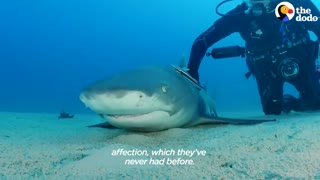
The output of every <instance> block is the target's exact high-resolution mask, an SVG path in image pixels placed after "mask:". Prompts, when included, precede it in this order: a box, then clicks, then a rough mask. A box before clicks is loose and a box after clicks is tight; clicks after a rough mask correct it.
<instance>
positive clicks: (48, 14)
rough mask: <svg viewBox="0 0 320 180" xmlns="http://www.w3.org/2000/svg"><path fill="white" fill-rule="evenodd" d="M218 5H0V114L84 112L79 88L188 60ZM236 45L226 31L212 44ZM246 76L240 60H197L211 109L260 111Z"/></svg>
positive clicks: (187, 1)
mask: <svg viewBox="0 0 320 180" xmlns="http://www.w3.org/2000/svg"><path fill="white" fill-rule="evenodd" d="M218 3H219V1H212V0H203V1H195V0H176V1H169V0H162V1H146V0H136V1H131V0H124V1H106V0H94V1H92V0H77V1H72V0H48V1H40V0H34V1H23V0H12V1H2V2H1V3H0V16H1V17H2V18H0V26H1V28H0V47H1V50H0V59H1V60H0V83H1V84H0V111H20V112H25V111H31V112H57V113H58V112H60V110H62V109H64V110H66V111H69V112H72V113H79V112H90V111H89V110H87V109H86V108H85V107H84V105H83V104H82V103H81V102H80V100H79V94H80V92H81V89H82V88H83V87H84V86H86V85H87V84H89V83H91V82H93V81H95V80H97V79H100V78H103V77H105V76H109V75H111V74H114V73H118V72H121V71H124V70H128V69H132V68H137V67H141V66H144V65H153V64H177V63H178V62H179V60H180V58H181V56H182V55H183V54H185V56H186V58H187V59H188V57H189V53H190V49H191V46H192V43H193V41H194V39H195V38H196V37H197V36H198V35H199V34H200V33H202V32H203V31H204V30H206V29H207V28H208V27H210V26H211V25H212V23H213V22H214V21H215V20H216V19H217V18H219V16H218V15H217V14H216V13H215V7H216V5H217V4H218ZM239 3H240V1H235V2H230V3H228V4H226V5H225V6H223V7H222V8H221V11H226V10H228V9H231V8H232V7H234V6H235V5H237V4H239ZM243 44H244V42H243V41H242V40H241V38H240V36H239V35H238V34H233V35H231V36H229V37H228V38H225V39H223V40H222V41H220V42H219V43H217V44H215V45H214V46H213V47H220V46H229V45H243ZM246 72H247V68H246V65H245V61H244V59H241V58H232V59H231V58H230V59H225V60H218V61H214V60H213V59H211V58H209V57H205V58H204V60H203V63H202V65H201V68H200V78H201V82H202V83H203V84H204V83H205V82H206V81H207V82H208V89H209V91H211V92H212V93H211V94H212V96H214V98H215V99H216V101H217V106H218V107H217V108H218V110H246V109H252V108H260V101H259V97H258V92H257V87H256V83H255V81H254V79H252V78H250V79H246V78H245V77H244V74H245V73H246ZM289 91H292V92H293V91H294V90H292V89H290V88H289ZM244 104H245V105H244Z"/></svg>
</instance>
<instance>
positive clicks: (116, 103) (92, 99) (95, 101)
mask: <svg viewBox="0 0 320 180" xmlns="http://www.w3.org/2000/svg"><path fill="white" fill-rule="evenodd" d="M150 99H152V98H151V97H148V96H147V95H146V94H144V93H143V92H140V91H125V90H113V91H108V92H103V93H101V92H100V93H92V92H86V91H85V92H82V93H81V94H80V100H81V101H82V102H83V103H84V104H85V105H86V106H87V107H88V108H90V109H92V110H93V111H95V112H97V113H100V114H135V113H145V112H147V111H149V109H150V108H151V107H152V104H150Z"/></svg>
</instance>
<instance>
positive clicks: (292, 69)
mask: <svg viewBox="0 0 320 180" xmlns="http://www.w3.org/2000/svg"><path fill="white" fill-rule="evenodd" d="M245 54H246V49H245V48H244V47H240V46H228V47H220V48H213V49H212V50H211V52H208V53H207V54H206V56H211V57H212V58H214V59H222V58H230V57H242V58H243V57H245ZM278 54H282V55H285V54H286V53H278ZM276 59H278V60H276V61H274V62H273V63H275V65H276V67H277V69H278V74H279V75H280V76H281V77H282V78H284V79H285V80H289V79H292V78H294V77H296V76H297V75H298V74H299V72H300V65H299V64H300V61H299V60H298V59H296V58H293V57H286V56H283V57H282V56H278V57H277V58H276ZM249 76H250V75H249V74H246V77H247V78H248V77H249Z"/></svg>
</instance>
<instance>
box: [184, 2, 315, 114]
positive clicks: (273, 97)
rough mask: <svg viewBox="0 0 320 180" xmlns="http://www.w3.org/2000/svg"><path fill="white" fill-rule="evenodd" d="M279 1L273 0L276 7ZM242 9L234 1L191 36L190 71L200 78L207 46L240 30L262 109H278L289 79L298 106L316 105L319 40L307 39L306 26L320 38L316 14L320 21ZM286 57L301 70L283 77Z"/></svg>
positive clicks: (308, 5)
mask: <svg viewBox="0 0 320 180" xmlns="http://www.w3.org/2000/svg"><path fill="white" fill-rule="evenodd" d="M279 2H281V1H278V2H274V4H273V6H274V8H275V7H276V5H277V4H278V3H279ZM290 2H291V3H292V4H293V5H294V6H295V7H300V6H303V7H304V8H310V9H311V12H312V15H313V16H318V17H320V12H319V10H318V9H317V8H316V6H315V5H314V4H313V3H312V2H311V1H310V0H295V1H290ZM246 9H247V7H246V4H245V3H243V4H241V5H239V6H237V7H236V8H234V9H233V10H232V11H230V12H229V13H228V15H226V16H223V17H222V18H220V19H218V20H217V21H216V22H215V23H214V24H213V25H212V26H211V27H210V28H209V29H208V30H206V31H205V32H204V33H202V34H201V35H200V36H199V37H198V38H197V39H196V40H195V42H194V44H193V46H192V50H191V54H190V59H189V64H188V68H189V73H190V75H191V76H193V77H194V78H195V79H197V80H199V75H198V69H199V65H200V63H201V60H202V58H203V56H204V55H205V53H206V51H207V49H208V48H209V47H210V46H212V45H213V44H214V43H216V42H218V41H219V40H221V39H222V38H224V37H226V36H228V35H230V34H231V33H234V32H239V33H240V35H241V37H242V38H243V39H244V40H245V42H246V51H247V52H246V57H247V58H246V63H247V66H248V69H249V71H250V73H251V74H252V75H253V76H255V77H256V80H257V84H258V90H259V95H260V98H261V103H262V107H263V111H264V113H265V114H280V113H281V111H282V101H283V100H282V98H283V84H284V82H289V83H291V84H293V85H294V86H295V87H296V89H297V90H298V91H299V92H300V95H301V98H300V100H301V107H299V108H300V110H302V108H306V109H319V108H320V106H319V104H320V103H319V102H320V101H319V91H320V87H319V82H318V79H316V78H315V77H316V75H315V74H316V70H315V69H316V68H315V59H316V57H317V53H318V47H319V45H318V42H314V41H311V40H310V37H309V34H308V30H310V31H313V32H314V33H315V34H316V36H317V37H318V39H319V38H320V18H319V20H318V22H297V21H296V20H295V19H292V20H291V21H287V22H282V21H281V20H279V19H277V18H276V16H275V13H274V12H273V11H272V12H271V13H266V14H263V15H262V16H260V17H253V16H252V15H250V14H248V13H245V10H246ZM287 58H289V59H294V60H298V62H299V63H298V64H299V67H300V68H299V73H298V74H297V75H296V76H295V77H291V78H284V77H283V75H282V74H281V72H280V67H282V66H280V63H283V62H284V61H283V60H284V59H287ZM284 64H285V63H284Z"/></svg>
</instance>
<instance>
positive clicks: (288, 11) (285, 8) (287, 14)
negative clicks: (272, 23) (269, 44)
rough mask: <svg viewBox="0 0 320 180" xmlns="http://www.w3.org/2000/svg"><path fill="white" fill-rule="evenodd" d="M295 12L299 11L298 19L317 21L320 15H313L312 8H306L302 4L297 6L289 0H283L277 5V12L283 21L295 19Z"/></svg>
mask: <svg viewBox="0 0 320 180" xmlns="http://www.w3.org/2000/svg"><path fill="white" fill-rule="evenodd" d="M295 13H297V16H296V21H298V22H299V21H309V22H316V21H318V19H319V18H318V16H313V15H312V12H311V9H309V8H304V7H302V6H300V7H297V8H295V7H294V6H293V5H292V4H291V3H289V2H281V3H279V4H278V5H277V7H276V9H275V14H276V16H277V18H278V19H280V20H281V21H283V22H287V21H290V20H291V19H293V17H294V15H295Z"/></svg>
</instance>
